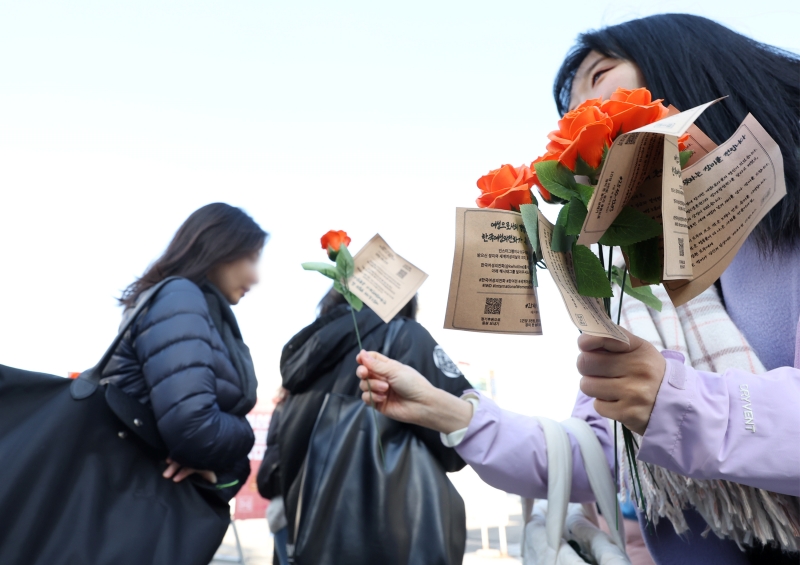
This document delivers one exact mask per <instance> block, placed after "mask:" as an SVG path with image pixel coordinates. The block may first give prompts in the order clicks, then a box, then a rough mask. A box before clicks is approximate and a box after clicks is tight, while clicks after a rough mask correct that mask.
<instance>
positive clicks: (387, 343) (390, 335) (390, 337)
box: [381, 318, 406, 357]
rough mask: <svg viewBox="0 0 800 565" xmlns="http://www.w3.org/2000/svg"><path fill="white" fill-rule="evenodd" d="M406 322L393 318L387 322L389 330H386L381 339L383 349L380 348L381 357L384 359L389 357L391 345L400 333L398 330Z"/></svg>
mask: <svg viewBox="0 0 800 565" xmlns="http://www.w3.org/2000/svg"><path fill="white" fill-rule="evenodd" d="M405 323H406V321H405V319H403V318H395V319H394V320H392V321H391V322H389V329H388V330H386V337H384V338H383V347H381V355H384V356H385V357H389V351H390V350H391V348H392V343H393V342H394V340H395V338H396V337H397V334H399V333H400V328H402V327H403V324H405Z"/></svg>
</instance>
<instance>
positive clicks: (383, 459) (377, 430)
mask: <svg viewBox="0 0 800 565" xmlns="http://www.w3.org/2000/svg"><path fill="white" fill-rule="evenodd" d="M344 288H345V289H346V290H348V291H349V289H348V288H347V282H345V284H344ZM350 313H351V314H352V315H353V326H355V328H356V339H357V340H358V350H359V351H363V350H364V347H363V346H362V345H361V334H360V333H359V331H358V322H357V321H356V311H355V308H353V307H352V306H350ZM367 389H368V390H369V406H370V408H372V420H373V422H375V433H376V434H378V449H379V450H380V452H381V463H383V468H384V470H385V469H386V455H385V454H384V453H383V442H382V441H381V434H380V428H378V415H377V414H376V409H375V401H374V400H373V399H372V385H371V384H369V379H367Z"/></svg>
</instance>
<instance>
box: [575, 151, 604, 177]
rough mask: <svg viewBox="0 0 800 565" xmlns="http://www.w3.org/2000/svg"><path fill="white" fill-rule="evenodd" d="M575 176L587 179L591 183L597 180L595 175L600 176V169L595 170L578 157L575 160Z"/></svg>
mask: <svg viewBox="0 0 800 565" xmlns="http://www.w3.org/2000/svg"><path fill="white" fill-rule="evenodd" d="M575 174H576V175H583V176H585V177H589V179H590V180H591V181H592V182H595V181H596V180H597V175H599V174H600V169H595V168H594V167H592V166H591V165H589V163H587V162H586V161H584V160H583V157H581V156H580V155H578V157H577V159H575Z"/></svg>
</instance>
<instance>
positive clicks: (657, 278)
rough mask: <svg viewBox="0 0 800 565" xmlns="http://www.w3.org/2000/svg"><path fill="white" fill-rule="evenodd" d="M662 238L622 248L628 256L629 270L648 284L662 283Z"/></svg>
mask: <svg viewBox="0 0 800 565" xmlns="http://www.w3.org/2000/svg"><path fill="white" fill-rule="evenodd" d="M659 239H660V238H658V237H654V238H652V239H646V240H645V241H640V242H638V243H634V244H633V245H625V246H622V251H623V253H625V254H626V255H627V256H628V268H629V269H630V273H631V275H632V276H634V277H636V278H637V279H639V280H640V281H642V282H644V283H647V284H660V283H661V270H662V267H661V257H660V249H659V243H660V241H659Z"/></svg>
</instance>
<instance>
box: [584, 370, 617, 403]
mask: <svg viewBox="0 0 800 565" xmlns="http://www.w3.org/2000/svg"><path fill="white" fill-rule="evenodd" d="M580 386H581V391H582V392H583V394H585V395H586V396H591V397H592V398H597V399H600V400H604V401H610V402H615V401H617V400H619V399H620V396H621V394H622V391H621V390H619V389H620V383H619V380H618V379H614V378H608V377H591V376H585V377H583V378H582V379H581V385H580Z"/></svg>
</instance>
